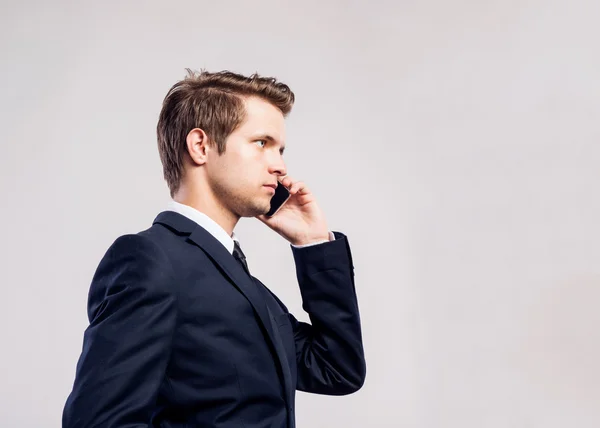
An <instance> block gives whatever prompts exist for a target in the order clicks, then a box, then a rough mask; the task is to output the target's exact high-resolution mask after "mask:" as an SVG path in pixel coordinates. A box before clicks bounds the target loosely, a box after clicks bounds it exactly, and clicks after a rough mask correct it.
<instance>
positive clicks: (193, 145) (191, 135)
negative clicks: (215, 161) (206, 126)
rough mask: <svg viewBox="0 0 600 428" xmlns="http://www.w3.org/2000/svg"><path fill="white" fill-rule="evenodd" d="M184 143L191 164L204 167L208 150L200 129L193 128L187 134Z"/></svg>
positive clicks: (206, 140) (204, 135)
mask: <svg viewBox="0 0 600 428" xmlns="http://www.w3.org/2000/svg"><path fill="white" fill-rule="evenodd" d="M185 142H186V145H187V151H188V154H189V155H190V158H191V159H192V162H193V163H195V164H196V165H204V164H205V163H206V159H207V157H208V151H209V150H210V147H209V146H208V137H207V135H206V133H205V132H204V131H203V130H202V129H200V128H194V129H192V130H191V131H190V132H188V134H187V137H186V139H185Z"/></svg>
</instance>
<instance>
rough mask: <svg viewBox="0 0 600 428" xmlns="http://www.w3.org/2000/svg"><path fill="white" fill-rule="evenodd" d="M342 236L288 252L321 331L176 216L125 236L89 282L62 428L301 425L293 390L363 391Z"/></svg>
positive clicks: (347, 251)
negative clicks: (81, 337)
mask: <svg viewBox="0 0 600 428" xmlns="http://www.w3.org/2000/svg"><path fill="white" fill-rule="evenodd" d="M334 234H335V237H336V239H335V241H330V242H327V243H323V244H318V245H315V246H311V247H306V248H295V247H292V251H293V255H294V259H295V263H296V273H297V277H298V282H299V285H300V290H301V294H302V299H303V308H304V310H305V311H306V312H307V313H308V314H309V316H310V320H311V324H307V323H303V322H299V321H297V320H296V318H294V316H293V315H291V314H290V313H288V311H287V309H286V307H285V306H284V305H283V304H282V303H281V302H280V301H279V299H277V298H276V297H275V296H274V295H273V294H272V293H271V292H270V291H269V290H268V289H267V288H266V287H265V286H264V285H263V284H262V283H261V282H260V281H258V280H257V279H256V278H253V277H250V276H249V275H248V274H247V273H246V272H245V271H244V269H243V267H242V266H241V264H239V263H238V262H237V261H236V260H235V259H234V257H233V256H232V255H231V254H230V253H229V251H227V249H226V248H225V247H224V246H223V245H222V244H221V243H220V242H219V241H218V240H217V239H216V238H214V237H213V236H212V235H211V234H210V233H208V232H207V231H206V230H205V229H203V228H202V227H200V226H199V225H197V224H196V223H195V222H193V221H192V220H189V219H188V218H186V217H184V216H182V215H180V214H177V213H174V212H169V211H166V212H163V213H161V214H159V215H158V217H157V218H156V220H155V221H154V223H153V225H152V227H151V228H149V229H147V230H145V231H143V232H140V233H138V234H132V235H125V236H121V237H119V238H118V239H117V240H116V241H115V242H114V243H113V244H112V245H111V247H110V248H109V249H108V251H107V252H106V254H105V256H104V257H103V259H102V261H101V262H100V264H99V266H98V269H97V270H96V273H95V274H94V278H93V280H92V284H91V286H90V292H89V302H88V316H89V320H90V325H89V327H88V328H87V329H86V331H85V335H84V341H83V350H82V353H81V356H80V358H79V361H78V364H77V371H76V376H75V381H74V385H73V390H72V392H71V394H70V395H69V397H68V399H67V402H66V405H65V408H64V412H63V427H64V428H76V427H77V428H83V427H85V428H88V427H89V428H91V427H106V428H134V427H135V428H141V427H148V426H152V427H165V428H167V427H168V428H174V427H182V428H183V427H187V428H191V427H228V428H231V427H243V428H255V427H256V428H258V427H277V428H280V427H288V428H293V427H294V426H295V422H294V421H295V417H294V397H295V390H296V389H298V390H301V391H307V392H313V393H318V394H329V395H343V394H349V393H352V392H354V391H356V390H358V389H359V388H360V387H361V386H362V384H363V382H364V378H365V360H364V354H363V346H362V339H361V328H360V320H359V312H358V305H357V300H356V294H355V289H354V273H353V272H354V271H353V264H352V256H351V253H350V247H349V245H348V240H347V238H346V237H345V236H344V235H343V234H341V233H338V232H335V233H334Z"/></svg>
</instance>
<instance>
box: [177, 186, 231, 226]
mask: <svg viewBox="0 0 600 428" xmlns="http://www.w3.org/2000/svg"><path fill="white" fill-rule="evenodd" d="M173 200H174V201H175V202H179V203H180V204H184V205H187V206H190V207H192V208H194V209H196V210H198V211H200V212H201V213H203V214H206V215H207V216H208V217H210V218H211V219H212V220H214V221H215V222H216V223H217V224H218V225H219V226H221V227H222V228H223V230H225V232H227V234H228V235H229V236H231V235H232V234H233V229H234V228H235V226H236V224H237V222H238V221H239V220H240V218H239V217H238V216H237V215H235V214H234V213H232V212H231V211H229V210H228V209H227V208H226V207H225V206H223V204H221V203H220V202H219V200H218V199H217V198H216V197H215V196H214V195H213V193H212V192H211V191H210V189H204V190H203V191H192V189H189V188H186V187H183V186H182V188H181V189H179V190H178V191H177V193H176V194H175V195H174V196H173Z"/></svg>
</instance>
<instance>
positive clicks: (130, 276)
mask: <svg viewBox="0 0 600 428" xmlns="http://www.w3.org/2000/svg"><path fill="white" fill-rule="evenodd" d="M172 276H173V270H172V267H171V265H170V262H169V260H168V259H167V256H166V254H165V253H164V252H163V250H162V249H161V248H159V247H158V246H157V245H156V244H154V243H153V242H152V241H151V240H150V239H148V238H146V237H143V236H141V235H126V236H122V237H120V238H118V239H117V240H116V241H115V242H114V243H113V245H112V246H111V247H110V248H109V249H108V251H107V252H106V254H105V256H104V258H103V259H102V261H101V262H100V264H99V266H98V269H97V270H96V273H95V275H94V278H93V280H92V284H91V286H90V292H89V300H88V317H89V321H90V324H89V327H88V328H87V329H86V331H85V334H84V339H83V350H82V353H81V356H80V358H79V361H78V363H77V369H76V374H75V381H74V385H73V390H72V392H71V394H70V395H69V397H68V399H67V402H66V404H65V408H64V411H63V428H75V427H77V428H84V427H85V428H91V427H114V428H117V427H123V428H124V427H127V428H137V427H140V428H141V427H147V426H148V424H149V423H150V419H151V416H152V411H153V407H154V404H155V401H156V397H157V394H158V390H159V387H160V385H161V383H162V380H163V378H164V375H165V370H166V366H167V362H168V360H169V351H170V347H171V341H172V337H173V332H174V330H175V324H176V314H177V310H176V299H175V297H174V295H173V292H172V290H171V286H172V285H173V281H172Z"/></svg>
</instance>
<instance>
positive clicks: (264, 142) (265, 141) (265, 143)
mask: <svg viewBox="0 0 600 428" xmlns="http://www.w3.org/2000/svg"><path fill="white" fill-rule="evenodd" d="M255 143H263V147H264V146H266V145H267V140H257V141H255Z"/></svg>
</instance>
